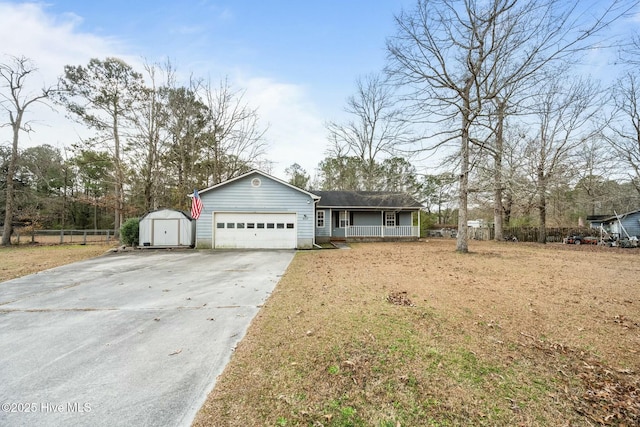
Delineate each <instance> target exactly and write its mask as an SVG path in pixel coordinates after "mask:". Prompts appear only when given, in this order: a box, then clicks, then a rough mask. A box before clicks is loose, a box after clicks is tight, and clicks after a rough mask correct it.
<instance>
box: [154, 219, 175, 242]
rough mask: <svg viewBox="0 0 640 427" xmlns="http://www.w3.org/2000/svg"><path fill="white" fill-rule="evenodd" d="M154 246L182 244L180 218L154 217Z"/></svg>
mask: <svg viewBox="0 0 640 427" xmlns="http://www.w3.org/2000/svg"><path fill="white" fill-rule="evenodd" d="M152 227H153V240H152V241H151V245H152V246H179V245H180V220H179V219H154V220H153V224H152Z"/></svg>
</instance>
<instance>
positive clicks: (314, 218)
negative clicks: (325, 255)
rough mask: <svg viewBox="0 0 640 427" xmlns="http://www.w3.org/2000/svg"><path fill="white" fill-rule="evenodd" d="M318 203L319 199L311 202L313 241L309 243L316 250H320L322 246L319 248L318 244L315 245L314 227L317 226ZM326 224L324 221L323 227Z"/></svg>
mask: <svg viewBox="0 0 640 427" xmlns="http://www.w3.org/2000/svg"><path fill="white" fill-rule="evenodd" d="M319 201H320V199H316V200H314V201H313V241H312V242H311V244H312V245H313V246H315V247H316V248H318V249H322V246H320V245H319V244H317V243H316V226H317V225H318V217H317V215H318V213H317V212H318V202H319ZM326 223H327V220H326V219H325V225H326Z"/></svg>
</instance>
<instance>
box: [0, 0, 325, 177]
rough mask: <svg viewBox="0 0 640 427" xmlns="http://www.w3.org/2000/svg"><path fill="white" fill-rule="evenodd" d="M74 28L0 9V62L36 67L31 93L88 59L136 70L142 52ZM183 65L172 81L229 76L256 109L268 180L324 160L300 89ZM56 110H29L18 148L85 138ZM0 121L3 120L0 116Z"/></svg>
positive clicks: (5, 6)
mask: <svg viewBox="0 0 640 427" xmlns="http://www.w3.org/2000/svg"><path fill="white" fill-rule="evenodd" d="M221 12H224V13H222V16H223V17H224V18H225V19H232V15H231V14H230V13H229V12H228V11H226V10H225V11H221ZM81 24H82V18H81V17H79V16H77V15H74V14H65V15H62V16H59V15H56V16H54V15H52V14H51V13H48V11H47V7H46V6H45V5H43V4H35V3H25V4H13V3H1V2H0V40H2V41H3V42H2V47H1V48H0V49H1V50H0V58H1V59H0V61H3V62H4V61H5V60H6V59H7V56H5V55H13V56H26V57H28V58H30V59H32V60H33V61H34V63H35V64H36V66H37V67H38V68H39V76H38V77H37V78H36V77H35V76H34V77H33V78H32V79H31V80H30V82H29V83H30V84H31V85H32V86H33V87H32V88H30V89H31V90H38V89H39V88H41V87H42V86H43V85H53V84H55V83H56V81H57V79H58V77H59V76H60V75H61V74H62V73H63V70H64V66H65V65H86V64H87V63H88V62H89V60H90V59H91V58H105V57H108V56H117V57H120V58H122V59H123V60H125V61H126V62H127V63H129V64H130V65H132V66H133V67H134V68H135V69H137V70H141V69H142V67H141V62H142V60H141V57H142V56H144V55H145V52H139V53H138V52H136V54H135V55H133V54H131V53H128V52H131V49H130V47H129V46H126V45H125V44H123V43H122V42H121V41H119V40H118V39H117V38H115V37H102V36H98V35H95V34H90V33H86V32H81V31H80V27H81ZM191 30H198V29H197V28H196V27H192V28H188V27H183V28H182V31H191ZM147 53H148V52H147ZM185 59H188V58H183V61H184V60H185ZM194 61H195V62H194ZM187 62H190V67H194V66H195V67H196V69H189V70H184V69H180V68H181V67H180V65H178V68H179V69H178V71H179V74H180V75H184V76H188V75H189V73H192V72H194V73H195V76H196V77H197V76H198V75H201V76H206V75H207V74H208V73H211V72H212V71H214V70H218V69H220V68H221V69H223V70H228V71H230V72H231V75H230V79H231V80H232V81H234V82H235V83H234V87H236V88H238V89H246V95H245V99H246V101H247V102H248V103H249V104H250V105H251V106H252V107H253V108H257V109H258V114H259V115H260V120H261V123H262V124H263V125H264V126H267V125H268V126H269V129H268V131H267V133H266V138H267V140H268V142H269V147H268V152H267V157H268V159H269V160H271V161H273V162H274V164H273V170H272V172H273V174H274V175H276V176H278V177H279V178H283V179H284V178H286V177H285V174H284V170H285V169H286V168H287V167H288V166H290V165H291V164H293V163H298V164H300V165H301V166H302V167H303V168H305V169H306V170H307V172H308V173H309V174H310V175H312V176H313V175H314V171H315V168H316V167H317V164H318V163H319V162H320V161H321V160H322V159H323V158H324V153H325V150H326V145H327V143H326V137H325V135H326V132H325V129H324V124H323V120H322V114H321V113H320V112H319V111H318V107H317V105H316V104H315V103H314V102H313V101H312V100H311V95H310V94H309V92H308V90H307V89H306V88H305V87H304V86H300V85H296V84H290V83H286V82H281V81H277V80H276V79H274V78H270V77H258V78H256V77H253V76H250V75H248V74H247V73H246V72H243V71H242V70H238V69H234V68H233V67H234V65H233V64H220V63H217V61H215V59H214V58H208V59H207V61H204V62H202V63H201V62H199V61H197V60H195V59H194V60H191V61H187ZM223 74H224V73H223ZM235 76H239V77H235ZM59 110H60V111H59V112H54V111H51V109H50V108H46V107H42V106H40V107H36V106H34V108H31V109H30V110H29V111H28V117H27V118H28V119H31V120H33V119H37V122H34V130H35V132H33V133H31V134H28V135H27V134H24V133H23V134H21V140H20V145H21V147H22V148H25V147H29V146H33V145H39V144H52V145H54V146H58V147H62V146H70V145H71V144H72V143H75V142H78V141H79V135H82V136H83V137H86V136H88V135H90V131H88V130H87V129H85V128H84V126H82V125H80V124H77V123H74V122H72V121H70V120H68V119H66V118H65V114H64V111H63V110H62V109H61V108H59ZM0 121H4V118H3V117H0ZM10 140H11V136H10V130H9V129H8V128H7V127H4V128H0V144H3V145H6V144H8V143H9V142H10Z"/></svg>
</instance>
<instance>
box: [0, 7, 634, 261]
mask: <svg viewBox="0 0 640 427" xmlns="http://www.w3.org/2000/svg"><path fill="white" fill-rule="evenodd" d="M605 3H606V4H604V3H603V4H600V3H597V2H596V3H594V4H592V5H587V6H585V4H584V3H583V2H580V1H571V2H567V1H564V0H540V1H534V2H532V1H524V0H491V1H489V2H484V1H483V2H478V1H475V0H417V1H416V3H415V5H414V6H413V7H412V8H410V9H407V10H403V11H401V12H400V13H399V14H397V15H396V16H395V17H394V19H395V24H396V32H395V34H392V35H390V36H389V37H388V39H387V44H386V51H387V62H386V66H385V68H384V69H383V70H379V71H378V72H374V73H371V74H369V75H366V76H362V77H360V78H358V79H357V80H356V85H355V91H354V94H353V95H352V96H351V97H349V98H348V99H347V101H346V106H345V112H346V113H347V117H348V118H347V119H346V120H345V121H341V122H328V123H327V124H326V130H327V140H328V143H327V147H328V148H327V155H326V157H325V158H324V159H322V160H321V161H320V162H319V164H318V167H317V169H316V170H315V171H313V174H314V175H313V176H311V174H310V173H308V172H307V171H305V170H304V169H302V168H301V167H300V165H298V164H294V165H291V166H290V167H289V168H287V170H286V174H287V176H288V179H289V182H291V183H292V184H294V185H297V186H299V187H301V188H305V189H342V190H386V191H406V192H409V193H411V194H412V195H414V197H416V199H418V200H420V201H421V202H423V203H424V204H425V206H426V209H427V210H428V211H429V212H430V213H432V214H433V221H434V222H439V223H451V222H452V221H457V223H458V234H457V235H458V240H457V250H458V251H460V252H466V251H467V250H468V247H467V239H468V236H467V233H466V232H467V227H466V224H467V219H472V216H473V219H475V218H478V217H482V218H486V219H488V220H489V221H490V222H492V223H493V224H494V226H495V238H496V239H497V240H501V239H502V238H503V233H502V230H503V227H505V226H507V225H519V224H520V225H537V226H540V228H541V229H542V230H544V228H545V226H547V225H555V226H559V225H568V223H574V222H576V221H577V219H578V217H584V216H586V215H596V214H603V213H604V214H608V213H611V212H612V211H615V210H618V211H629V210H634V209H637V208H638V206H639V204H640V202H639V200H640V137H639V136H638V135H639V133H638V129H640V118H639V117H640V112H639V111H638V108H637V105H638V99H640V88H639V87H638V78H639V77H638V76H639V75H638V72H637V71H636V70H637V65H638V60H637V58H638V54H639V53H640V38H637V37H636V38H633V39H625V40H617V39H615V37H613V36H611V35H610V34H611V32H610V30H611V29H612V28H613V27H614V25H616V24H618V23H619V22H621V21H623V20H625V19H627V18H628V17H629V16H630V15H631V13H632V12H633V11H634V9H635V8H636V7H637V6H638V2H637V1H632V0H613V1H611V2H605ZM609 51H615V52H617V53H618V58H617V61H616V64H615V66H611V67H610V68H609V69H615V70H617V71H619V76H618V78H617V79H616V80H615V82H614V83H613V84H611V85H610V84H604V83H601V82H598V81H597V80H595V79H593V78H591V77H590V76H586V75H584V73H581V72H580V71H579V67H580V66H581V65H582V64H583V60H584V58H585V56H586V55H588V54H591V55H593V54H594V52H595V53H603V52H609ZM34 70H35V66H34V65H33V64H32V63H31V62H30V61H29V60H28V59H27V58H21V57H11V60H9V61H6V62H5V63H4V64H0V77H1V78H2V79H1V80H0V81H2V83H3V86H2V91H1V92H0V93H1V94H2V100H1V101H2V107H3V109H4V110H5V112H6V113H7V114H6V116H7V120H6V121H5V122H3V123H6V124H7V126H10V127H11V128H12V130H13V135H14V137H13V141H12V146H11V147H8V148H7V147H2V149H1V150H0V155H1V157H0V162H2V163H1V165H0V166H2V168H3V174H2V177H1V178H0V179H3V181H0V185H2V186H3V190H5V191H3V197H4V199H5V200H4V205H5V207H6V208H5V215H4V217H5V227H4V234H3V244H6V240H5V238H8V237H7V236H5V234H7V232H9V233H10V228H11V227H10V226H9V227H7V226H6V224H7V223H8V224H11V223H12V222H16V221H18V222H19V221H21V220H27V219H28V220H30V221H32V222H33V221H36V222H37V221H41V222H42V223H43V224H48V225H54V226H66V225H67V224H74V225H75V226H77V227H98V228H102V227H114V229H116V230H117V229H118V227H119V225H120V224H121V223H122V220H123V218H124V217H126V216H129V215H134V214H139V213H141V212H144V211H146V210H150V209H154V208H157V207H160V206H170V207H174V208H179V209H184V208H187V207H188V203H189V200H188V198H187V195H188V194H190V193H191V191H192V190H193V188H204V187H207V186H210V185H214V184H216V183H219V182H221V181H223V180H225V179H228V178H231V177H234V176H237V175H239V174H241V173H243V172H245V171H247V170H248V169H250V168H253V167H258V168H260V169H262V170H264V171H266V172H270V167H269V164H270V163H269V162H268V161H267V159H266V158H265V147H266V143H265V139H264V135H265V132H266V128H265V127H263V126H261V124H260V122H259V117H258V111H257V110H256V109H254V108H251V107H250V106H249V105H248V104H247V103H246V102H245V101H244V97H243V95H244V93H243V91H242V90H237V89H235V88H232V87H231V85H230V84H229V82H228V81H227V80H222V81H221V82H219V83H217V84H212V83H211V82H210V81H206V80H203V79H195V78H193V77H192V78H191V79H190V80H189V82H188V83H187V84H186V85H185V84H178V83H177V82H176V76H175V74H176V72H175V70H174V69H173V67H172V65H171V64H169V63H166V64H145V65H144V70H143V72H138V71H136V70H134V69H133V68H132V67H130V66H129V65H128V64H126V63H125V62H123V61H121V60H119V59H117V58H106V59H104V60H100V59H92V60H91V61H90V62H89V64H87V65H85V66H71V65H70V66H66V67H65V68H64V73H63V75H62V77H61V78H60V81H59V82H58V84H57V85H55V86H51V87H46V88H43V89H42V91H41V92H38V93H32V94H25V93H24V92H23V89H24V81H25V79H27V78H28V77H29V75H30V74H31V73H32V72H33V71H34ZM47 100H50V101H51V102H55V103H56V104H58V105H61V106H63V107H64V109H65V110H66V111H67V113H68V115H69V116H70V117H72V118H75V119H76V120H78V121H79V122H81V123H83V124H84V125H85V126H86V127H87V128H88V129H91V130H92V131H93V134H92V135H93V136H92V137H90V138H88V139H86V140H82V141H78V142H76V143H75V144H73V145H72V147H71V148H70V150H69V151H66V150H65V151H64V152H60V150H59V149H56V148H54V147H51V146H40V147H33V148H29V149H25V150H19V149H18V139H19V135H20V132H25V131H26V132H28V131H29V130H30V129H31V128H30V126H29V124H28V123H23V122H22V119H23V113H24V111H25V110H27V109H28V108H29V107H30V106H31V105H32V104H33V103H36V102H44V101H47ZM425 163H426V164H429V165H430V167H431V169H430V170H431V172H430V173H429V172H427V171H426V170H424V169H420V167H421V165H424V164H425ZM416 165H419V166H416ZM436 171H437V172H436ZM14 196H15V200H14ZM0 197H2V196H0ZM8 229H9V231H7V230H8ZM539 238H540V241H541V242H544V241H545V240H546V236H545V235H544V231H543V232H542V233H541V235H540V236H539Z"/></svg>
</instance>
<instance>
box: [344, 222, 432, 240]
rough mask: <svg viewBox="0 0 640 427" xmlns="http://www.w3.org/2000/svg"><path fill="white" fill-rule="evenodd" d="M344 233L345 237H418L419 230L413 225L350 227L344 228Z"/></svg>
mask: <svg viewBox="0 0 640 427" xmlns="http://www.w3.org/2000/svg"><path fill="white" fill-rule="evenodd" d="M344 233H345V237H419V236H420V235H419V233H420V228H419V227H417V226H413V225H398V226H396V227H384V226H381V225H352V226H349V227H346V228H345V230H344Z"/></svg>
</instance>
